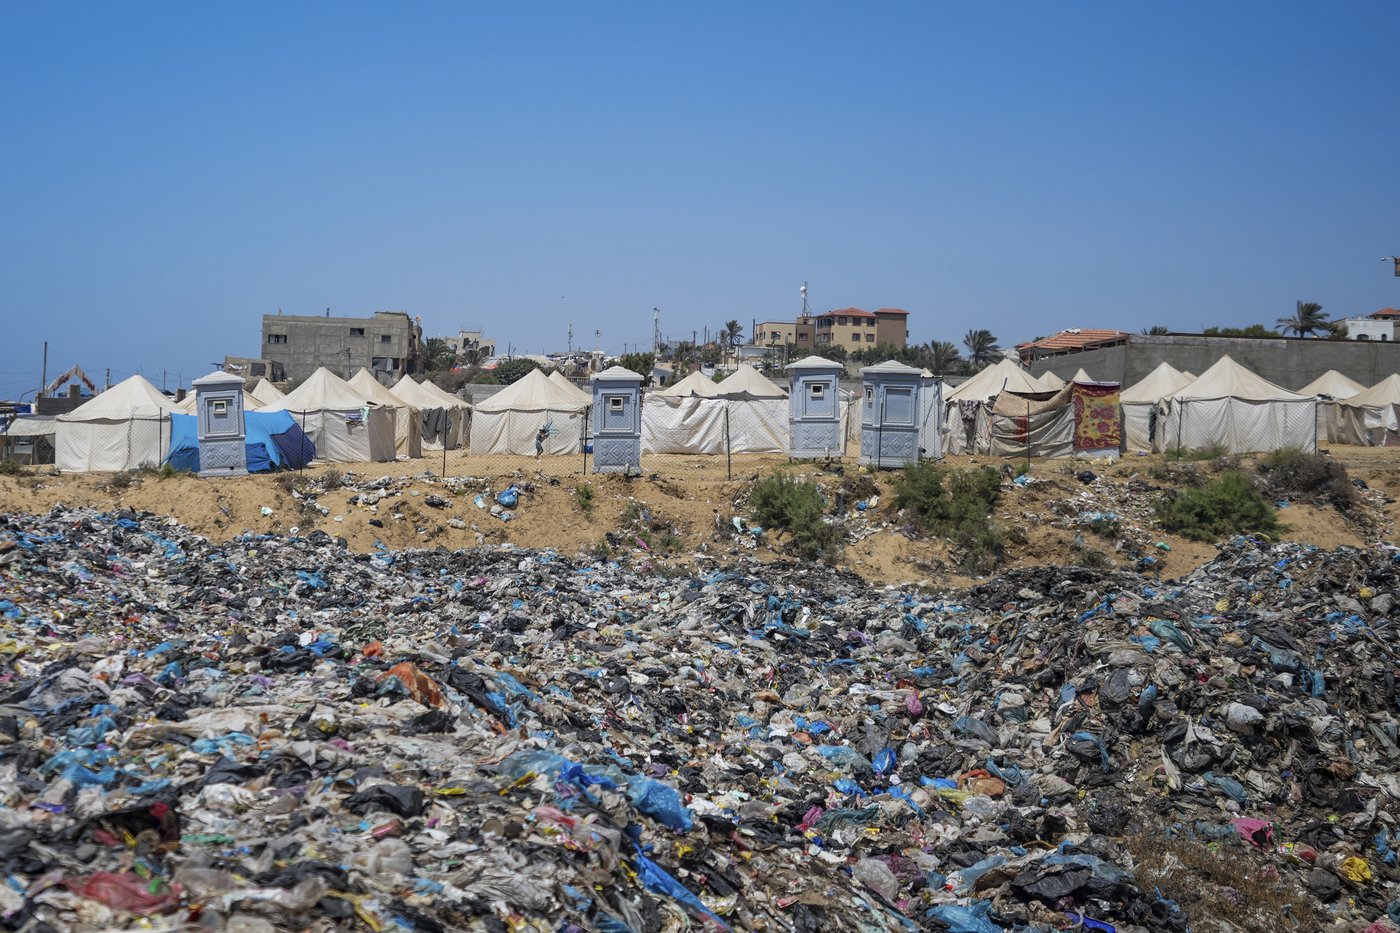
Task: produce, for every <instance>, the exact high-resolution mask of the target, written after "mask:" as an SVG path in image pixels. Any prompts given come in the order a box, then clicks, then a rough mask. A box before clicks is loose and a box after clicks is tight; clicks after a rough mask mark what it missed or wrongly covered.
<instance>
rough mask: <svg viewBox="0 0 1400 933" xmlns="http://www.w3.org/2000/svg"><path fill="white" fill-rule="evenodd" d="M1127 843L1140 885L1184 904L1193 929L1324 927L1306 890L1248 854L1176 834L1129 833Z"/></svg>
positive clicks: (1217, 932)
mask: <svg viewBox="0 0 1400 933" xmlns="http://www.w3.org/2000/svg"><path fill="white" fill-rule="evenodd" d="M1124 844H1125V848H1127V850H1128V851H1129V852H1130V853H1132V856H1133V862H1134V872H1133V873H1134V875H1135V876H1136V880H1137V884H1138V887H1140V888H1142V889H1143V890H1144V891H1150V890H1153V889H1156V890H1158V891H1161V893H1162V895H1163V896H1164V897H1165V898H1167V899H1168V900H1171V901H1175V902H1176V903H1177V904H1180V905H1183V906H1184V907H1185V909H1186V911H1187V913H1188V914H1189V915H1190V917H1191V929H1193V930H1199V931H1201V933H1223V931H1226V930H1231V931H1234V930H1241V929H1243V930H1251V931H1252V930H1260V931H1263V930H1269V931H1273V930H1319V929H1322V928H1323V926H1324V918H1323V917H1322V916H1319V915H1318V913H1317V911H1316V910H1315V909H1314V908H1313V906H1312V901H1313V899H1312V897H1311V896H1310V895H1309V894H1308V892H1307V891H1305V890H1303V889H1302V888H1301V887H1300V886H1299V885H1298V884H1297V882H1295V881H1292V880H1291V879H1289V878H1287V877H1285V876H1281V875H1280V874H1279V872H1278V871H1277V870H1276V869H1274V868H1273V866H1269V865H1257V864H1252V863H1253V859H1251V858H1250V857H1249V856H1248V855H1245V854H1243V853H1239V852H1237V851H1235V852H1231V851H1227V847H1225V846H1207V845H1205V844H1204V843H1201V842H1197V841H1194V840H1189V839H1182V838H1179V837H1172V836H1130V837H1129V838H1127V839H1126V840H1124ZM1228 848H1229V849H1234V847H1233V846H1230V847H1228Z"/></svg>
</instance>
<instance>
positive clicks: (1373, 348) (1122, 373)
mask: <svg viewBox="0 0 1400 933" xmlns="http://www.w3.org/2000/svg"><path fill="white" fill-rule="evenodd" d="M1227 353H1228V354H1229V355H1230V356H1231V357H1233V358H1234V360H1235V362H1237V363H1239V364H1240V365H1242V366H1245V367H1247V368H1248V369H1250V370H1253V371H1254V372H1256V373H1258V374H1259V375H1260V376H1262V377H1264V378H1265V379H1267V380H1269V381H1270V382H1272V383H1274V384H1275V385H1280V386H1283V387H1284V388H1285V389H1294V390H1296V389H1301V388H1302V387H1303V386H1305V385H1307V384H1308V383H1309V382H1312V381H1313V380H1314V379H1316V378H1317V377H1318V376H1321V375H1322V374H1323V373H1325V372H1327V370H1329V369H1335V370H1337V372H1339V373H1342V374H1343V375H1345V376H1349V377H1351V378H1352V379H1355V380H1356V381H1357V382H1359V383H1361V384H1362V385H1364V386H1373V385H1375V384H1376V383H1377V382H1380V381H1381V380H1382V379H1384V378H1385V377H1387V376H1389V375H1390V374H1391V373H1396V372H1400V343H1380V342H1371V341H1357V340H1317V339H1312V338H1299V337H1206V336H1203V335H1200V334H1168V335H1165V336H1148V335H1145V334H1139V335H1134V336H1133V337H1132V338H1130V340H1129V341H1128V345H1127V346H1117V347H1108V348H1105V349H1100V350H1086V351H1084V352H1081V353H1067V354H1065V355H1064V356H1055V357H1050V358H1048V359H1043V360H1037V361H1036V362H1035V363H1033V364H1032V365H1031V372H1032V373H1033V374H1034V375H1037V376H1039V375H1041V374H1042V373H1044V372H1046V371H1051V372H1054V373H1055V375H1057V376H1059V377H1060V378H1061V379H1069V378H1070V377H1071V376H1073V375H1074V373H1075V370H1077V369H1079V368H1080V367H1081V366H1082V367H1083V368H1084V371H1085V372H1087V373H1088V374H1089V375H1090V376H1093V377H1094V378H1095V379H1101V380H1104V381H1106V382H1121V383H1122V384H1123V385H1124V386H1130V385H1132V384H1133V383H1135V382H1138V381H1139V380H1141V379H1142V378H1143V377H1145V376H1146V375H1147V374H1148V373H1150V372H1152V370H1154V369H1156V368H1157V366H1158V365H1159V364H1160V363H1163V362H1166V363H1170V364H1171V365H1173V366H1175V367H1176V368H1177V369H1179V370H1182V371H1183V372H1187V371H1189V372H1193V373H1195V374H1196V375H1198V376H1199V375H1200V374H1201V373H1203V372H1205V371H1206V370H1207V369H1209V368H1210V367H1211V366H1212V365H1214V364H1215V362H1216V361H1217V360H1219V359H1220V357H1221V356H1223V355H1225V354H1227Z"/></svg>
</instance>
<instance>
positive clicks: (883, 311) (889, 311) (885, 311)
mask: <svg viewBox="0 0 1400 933" xmlns="http://www.w3.org/2000/svg"><path fill="white" fill-rule="evenodd" d="M875 313H876V314H877V315H878V314H899V315H903V316H904V317H908V316H909V312H908V311H904V310H902V309H900V308H880V309H879V310H878V311H876V312H875Z"/></svg>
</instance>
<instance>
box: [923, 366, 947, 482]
mask: <svg viewBox="0 0 1400 933" xmlns="http://www.w3.org/2000/svg"><path fill="white" fill-rule="evenodd" d="M919 408H920V409H921V411H920V414H919V456H920V457H923V458H925V459H930V460H942V459H943V380H942V379H939V378H938V377H937V376H935V375H934V374H933V373H931V372H929V371H928V370H924V371H923V372H922V373H921V374H920V378H919Z"/></svg>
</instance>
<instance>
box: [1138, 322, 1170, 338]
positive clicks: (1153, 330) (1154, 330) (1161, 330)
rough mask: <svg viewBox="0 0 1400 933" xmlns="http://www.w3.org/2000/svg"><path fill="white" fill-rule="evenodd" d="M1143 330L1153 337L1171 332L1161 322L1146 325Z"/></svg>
mask: <svg viewBox="0 0 1400 933" xmlns="http://www.w3.org/2000/svg"><path fill="white" fill-rule="evenodd" d="M1142 332H1143V333H1144V334H1148V335H1150V336H1153V337H1161V336H1164V335H1166V334H1170V333H1171V331H1170V330H1168V329H1167V328H1165V327H1163V326H1162V325H1161V324H1153V325H1152V326H1151V327H1144V328H1143V329H1142Z"/></svg>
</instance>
